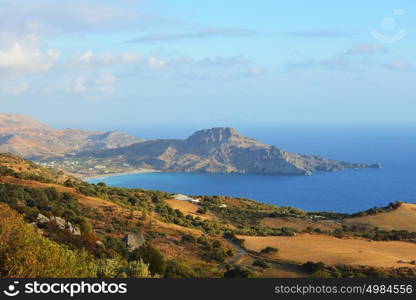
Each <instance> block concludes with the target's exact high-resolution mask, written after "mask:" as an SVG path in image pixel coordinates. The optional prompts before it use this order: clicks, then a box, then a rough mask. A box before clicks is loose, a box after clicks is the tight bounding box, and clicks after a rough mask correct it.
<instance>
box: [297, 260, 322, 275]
mask: <svg viewBox="0 0 416 300" xmlns="http://www.w3.org/2000/svg"><path fill="white" fill-rule="evenodd" d="M302 269H304V270H305V271H306V272H309V273H314V272H316V271H323V270H325V264H324V263H323V262H317V263H314V262H311V261H308V262H306V263H304V264H303V265H302Z"/></svg>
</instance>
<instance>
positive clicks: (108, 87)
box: [64, 73, 117, 95]
mask: <svg viewBox="0 0 416 300" xmlns="http://www.w3.org/2000/svg"><path fill="white" fill-rule="evenodd" d="M116 81H117V78H116V77H115V76H114V75H112V74H109V73H101V74H89V75H78V76H75V77H72V78H67V79H65V82H64V90H65V92H67V93H74V94H105V95H109V94H111V93H112V92H113V90H114V86H115V84H116Z"/></svg>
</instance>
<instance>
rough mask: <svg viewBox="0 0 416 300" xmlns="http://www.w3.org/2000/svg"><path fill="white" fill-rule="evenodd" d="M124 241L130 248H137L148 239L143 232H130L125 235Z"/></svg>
mask: <svg viewBox="0 0 416 300" xmlns="http://www.w3.org/2000/svg"><path fill="white" fill-rule="evenodd" d="M124 242H125V243H126V244H127V247H128V248H130V249H136V248H139V247H140V246H142V245H143V244H144V243H145V242H146V239H145V237H144V235H143V234H142V233H141V232H130V233H127V234H126V236H125V237H124Z"/></svg>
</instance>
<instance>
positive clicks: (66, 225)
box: [36, 214, 81, 235]
mask: <svg viewBox="0 0 416 300" xmlns="http://www.w3.org/2000/svg"><path fill="white" fill-rule="evenodd" d="M47 222H55V223H56V224H57V225H58V227H59V229H61V230H68V231H69V232H70V233H71V234H73V235H81V230H80V229H79V228H78V227H77V226H75V225H72V224H71V223H70V222H67V221H66V220H65V219H63V218H60V217H54V216H53V217H51V218H48V217H46V216H44V215H42V214H38V216H37V217H36V223H37V224H44V223H47Z"/></svg>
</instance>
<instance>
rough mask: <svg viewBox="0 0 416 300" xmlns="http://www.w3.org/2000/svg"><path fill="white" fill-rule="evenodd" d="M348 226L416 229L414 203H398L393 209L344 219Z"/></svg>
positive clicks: (415, 205)
mask: <svg viewBox="0 0 416 300" xmlns="http://www.w3.org/2000/svg"><path fill="white" fill-rule="evenodd" d="M344 224H347V225H349V226H353V225H355V226H362V227H370V228H371V227H373V228H374V227H377V228H379V229H381V230H408V231H416V204H410V203H398V205H397V207H396V208H395V209H393V210H389V211H385V212H379V213H377V214H373V215H366V216H360V217H354V218H348V219H345V220H344Z"/></svg>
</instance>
